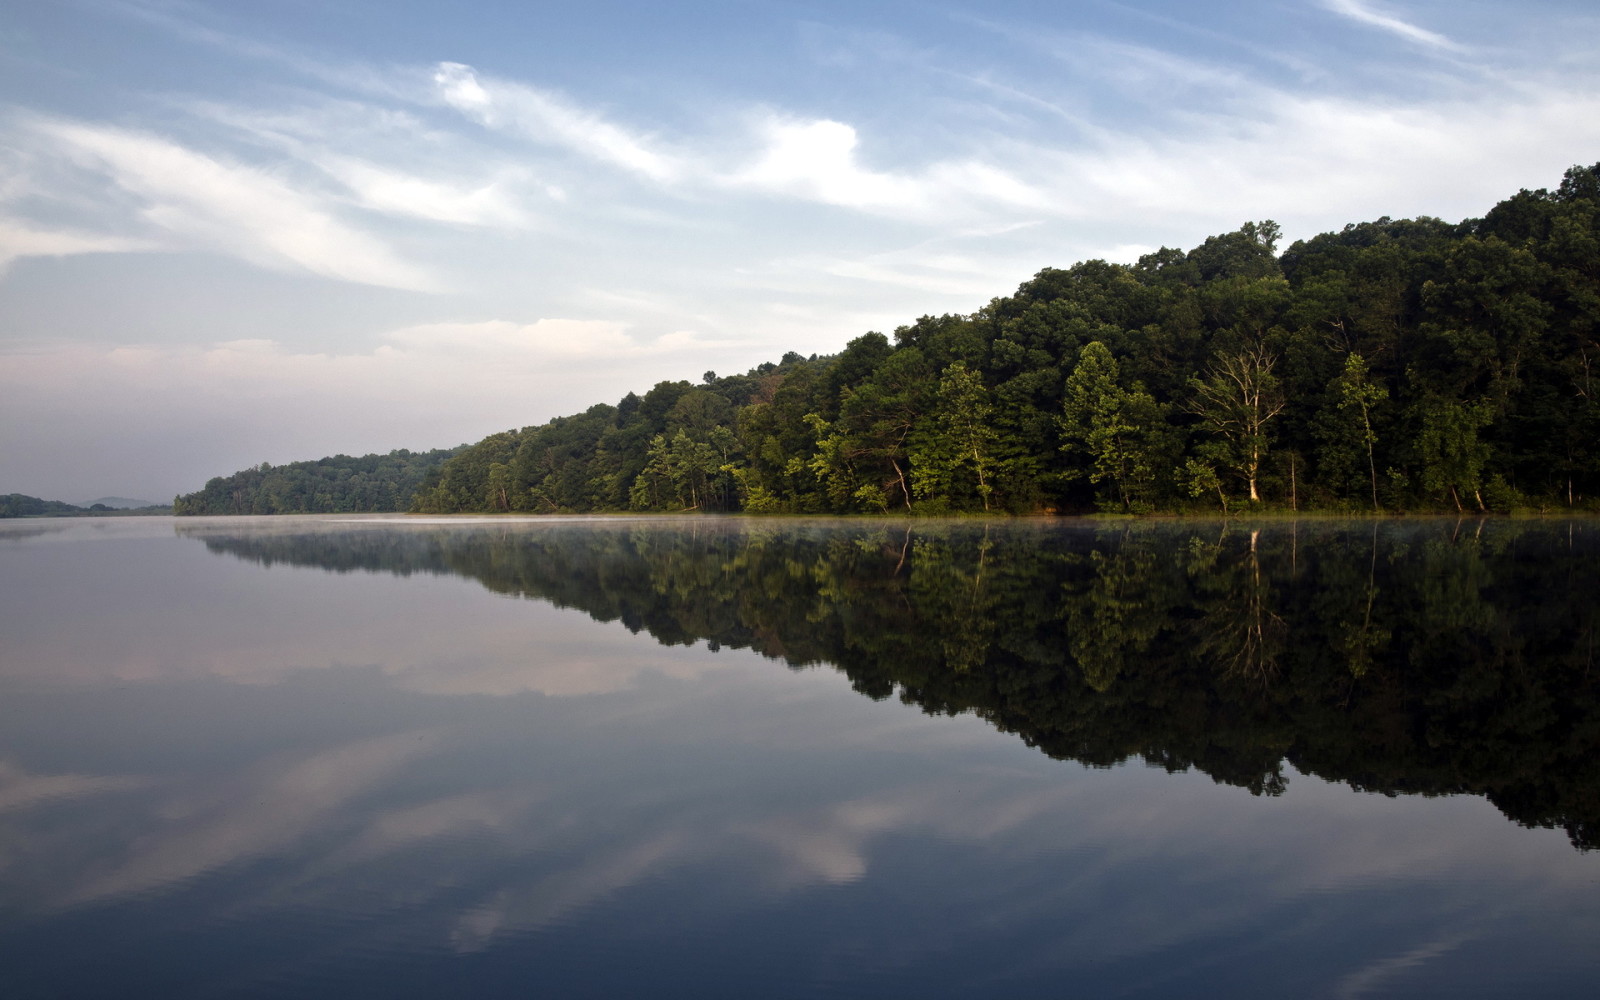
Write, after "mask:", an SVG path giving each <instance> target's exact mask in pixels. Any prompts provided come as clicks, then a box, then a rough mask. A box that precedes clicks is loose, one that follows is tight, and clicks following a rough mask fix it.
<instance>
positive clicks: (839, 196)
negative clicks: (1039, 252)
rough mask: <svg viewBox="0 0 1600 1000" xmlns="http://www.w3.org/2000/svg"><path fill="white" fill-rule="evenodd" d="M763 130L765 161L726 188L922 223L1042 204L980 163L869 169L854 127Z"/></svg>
mask: <svg viewBox="0 0 1600 1000" xmlns="http://www.w3.org/2000/svg"><path fill="white" fill-rule="evenodd" d="M760 131H761V132H762V133H763V134H764V137H765V149H764V150H763V151H762V153H761V155H760V158H759V159H758V160H757V161H756V162H755V163H753V164H751V165H749V166H747V167H745V168H743V169H741V170H737V171H735V172H733V173H730V174H727V175H725V176H724V177H723V178H722V183H723V184H724V185H726V186H728V187H730V188H734V189H740V188H744V189H752V190H756V191H763V192H768V193H772V194H781V195H786V196H789V197H794V198H801V199H805V200H808V201H818V202H822V203H824V204H828V205H838V206H840V207H843V208H851V209H856V210H858V211H863V212H870V213H873V214H879V215H889V216H895V217H900V218H913V219H918V220H920V221H925V222H926V221H932V220H933V219H934V218H940V219H942V220H943V221H946V222H948V221H950V213H952V212H956V213H960V214H962V215H978V216H980V217H981V216H982V215H984V214H985V213H986V211H990V210H992V209H993V208H995V207H997V206H998V207H1002V208H1009V209H1017V208H1022V209H1030V210H1038V209H1040V208H1042V207H1044V204H1045V199H1044V197H1043V195H1042V194H1041V193H1040V192H1039V191H1038V190H1037V189H1035V188H1034V187H1032V186H1030V185H1029V184H1027V183H1024V182H1023V181H1021V180H1019V179H1018V178H1016V177H1015V176H1013V175H1011V174H1010V173H1008V172H1006V171H1004V170H1001V169H999V168H998V167H994V166H991V165H989V164H986V163H983V162H981V161H977V160H968V161H953V162H938V163H934V164H932V165H930V166H928V167H926V168H925V169H924V170H922V171H921V172H920V173H891V172H887V171H878V170H872V169H870V168H868V167H865V166H863V165H862V164H861V162H860V161H859V159H858V157H857V154H856V147H857V145H858V142H859V140H858V137H857V134H856V130H855V128H854V127H852V126H850V125H847V124H845V123H843V122H838V121H832V120H828V119H821V120H811V121H796V120H790V119H785V118H781V117H771V118H768V119H767V120H766V121H765V122H764V123H763V124H762V125H761V126H760Z"/></svg>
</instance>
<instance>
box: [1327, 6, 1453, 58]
mask: <svg viewBox="0 0 1600 1000" xmlns="http://www.w3.org/2000/svg"><path fill="white" fill-rule="evenodd" d="M1322 5H1323V6H1324V7H1326V8H1327V9H1328V10H1331V11H1333V12H1334V13H1335V14H1339V15H1342V16H1344V17H1348V18H1350V19H1351V20H1352V21H1359V22H1361V23H1362V24H1366V25H1369V26H1371V27H1374V28H1379V29H1382V30H1383V31H1387V32H1389V33H1391V34H1394V35H1398V36H1399V37H1401V38H1404V39H1405V40H1406V41H1408V42H1415V43H1417V44H1418V45H1422V46H1425V47H1427V48H1433V49H1443V50H1445V51H1448V52H1463V51H1465V47H1464V46H1462V45H1459V44H1457V43H1456V42H1454V41H1451V40H1450V39H1449V38H1447V37H1446V36H1444V35H1441V34H1439V33H1438V32H1436V31H1429V30H1428V29H1426V28H1419V27H1418V26H1416V25H1414V24H1412V23H1411V22H1409V21H1406V20H1403V19H1402V18H1400V17H1398V16H1396V15H1394V14H1389V13H1385V12H1384V11H1382V10H1380V9H1378V8H1376V7H1374V6H1372V5H1371V4H1368V3H1364V2H1363V0H1323V3H1322Z"/></svg>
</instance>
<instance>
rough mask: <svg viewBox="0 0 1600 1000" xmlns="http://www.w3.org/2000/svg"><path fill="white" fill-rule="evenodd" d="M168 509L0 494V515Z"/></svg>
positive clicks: (164, 509) (100, 513)
mask: <svg viewBox="0 0 1600 1000" xmlns="http://www.w3.org/2000/svg"><path fill="white" fill-rule="evenodd" d="M169 510H170V508H167V507H132V508H119V507H108V506H106V505H105V504H100V503H96V504H90V505H89V506H87V507H79V506H78V505H76V504H70V503H65V502H63V501H60V500H41V499H39V498H38V497H30V496H28V495H27V494H25V493H7V494H5V495H3V496H0V517H84V516H95V517H99V516H111V515H128V514H157V513H167V512H169Z"/></svg>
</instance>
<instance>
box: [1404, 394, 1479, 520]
mask: <svg viewBox="0 0 1600 1000" xmlns="http://www.w3.org/2000/svg"><path fill="white" fill-rule="evenodd" d="M1420 405H1421V407H1422V430H1421V432H1420V433H1419V434H1418V435H1417V450H1418V452H1419V453H1420V455H1421V458H1422V485H1423V488H1424V489H1427V490H1429V491H1431V492H1433V493H1435V494H1443V493H1446V492H1448V493H1449V494H1450V499H1451V500H1452V501H1453V502H1454V503H1455V505H1456V510H1458V511H1459V510H1461V509H1462V507H1461V493H1462V492H1469V493H1471V494H1472V496H1473V499H1474V500H1476V501H1477V503H1478V509H1479V510H1483V509H1485V508H1484V504H1483V497H1482V496H1481V495H1480V493H1479V490H1480V489H1481V488H1482V486H1483V468H1484V465H1485V464H1486V463H1487V462H1488V461H1489V446H1488V445H1487V444H1485V443H1484V442H1483V440H1482V439H1481V438H1480V437H1479V432H1480V431H1481V430H1483V428H1485V427H1487V426H1489V424H1490V423H1491V422H1492V421H1493V420H1494V407H1493V406H1492V405H1490V404H1489V403H1487V402H1483V401H1480V402H1476V403H1462V402H1458V401H1456V400H1453V399H1432V400H1424V401H1423V402H1422V403H1421V404H1420Z"/></svg>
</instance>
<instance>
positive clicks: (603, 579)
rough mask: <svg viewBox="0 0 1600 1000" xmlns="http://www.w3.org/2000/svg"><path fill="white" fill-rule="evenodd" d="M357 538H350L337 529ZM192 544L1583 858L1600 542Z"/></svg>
mask: <svg viewBox="0 0 1600 1000" xmlns="http://www.w3.org/2000/svg"><path fill="white" fill-rule="evenodd" d="M345 528H346V529H348V526H345ZM179 530H180V532H183V533H186V534H191V535H192V536H193V537H197V538H200V539H202V540H203V541H204V542H205V544H206V545H207V547H208V548H210V549H212V550H213V551H216V552H225V553H228V554H230V555H234V556H237V557H240V558H243V559H248V560H251V561H254V562H257V563H260V564H263V565H269V566H270V565H273V564H275V563H289V564H293V565H306V566H319V567H322V568H325V569H330V570H334V571H337V572H348V571H352V570H369V571H378V572H387V573H395V574H400V575H407V574H413V573H440V574H444V573H449V574H457V575H460V576H464V577H469V578H472V579H475V580H477V581H479V582H480V583H482V584H483V585H484V586H485V587H487V588H489V589H490V590H492V591H495V592H497V593H502V594H510V595H520V596H526V597H533V598H539V599H541V600H544V601H548V602H551V603H552V604H554V605H556V606H557V607H564V608H577V609H580V610H582V611H584V612H586V613H587V614H589V615H590V616H592V617H593V618H595V619H597V620H599V621H605V622H613V621H614V622H620V623H621V624H623V625H624V626H626V627H627V628H628V629H630V630H632V631H634V632H640V631H644V632H647V633H649V634H650V635H652V636H654V637H655V638H656V639H657V640H658V641H659V642H661V643H663V644H668V645H674V644H687V643H694V642H698V641H704V642H706V643H708V644H709V645H710V646H711V647H712V648H718V647H748V648H751V649H754V650H757V651H758V652H760V653H762V654H763V655H766V656H769V657H775V658H779V659H782V660H785V661H787V662H788V663H790V664H791V665H795V666H801V665H807V664H818V663H823V664H829V665H832V666H835V667H837V668H838V669H840V670H842V671H844V672H845V673H846V674H847V675H848V676H849V678H850V680H851V683H852V685H853V686H854V687H855V688H856V690H858V691H860V692H862V693H863V694H867V695H869V696H871V697H874V698H884V697H888V696H889V695H891V694H894V693H898V694H899V696H900V697H901V698H902V699H903V700H905V701H907V702H909V703H914V704H917V705H920V706H922V708H923V709H924V710H925V711H927V712H930V713H940V714H952V715H953V714H958V713H973V714H975V715H977V716H979V717H981V718H984V719H986V720H988V721H989V722H990V723H992V724H993V725H994V726H996V727H997V728H1000V729H1002V730H1004V731H1008V732H1014V733H1016V734H1017V735H1018V736H1020V737H1021V738H1022V739H1023V740H1024V741H1025V742H1027V743H1028V744H1029V745H1031V746H1037V747H1038V748H1040V749H1041V750H1043V751H1044V752H1045V753H1047V754H1049V755H1050V756H1053V757H1058V758H1062V759H1072V760H1078V761H1082V762H1084V763H1087V764H1092V765H1096V766H1109V765H1112V764H1115V763H1119V762H1121V761H1125V760H1127V759H1129V758H1130V757H1134V756H1138V757H1142V758H1143V759H1145V760H1146V761H1149V762H1152V763H1156V764H1159V765H1161V766H1163V767H1165V768H1167V769H1169V770H1183V769H1187V768H1197V769H1199V770H1201V771H1203V772H1205V773H1206V774H1209V775H1211V776H1212V777H1213V778H1215V779H1216V780H1218V781H1221V782H1226V783H1228V784H1232V785H1239V786H1242V787H1245V788H1248V789H1249V790H1250V791H1251V792H1254V793H1257V794H1267V795H1277V794H1281V793H1282V792H1283V790H1284V788H1285V786H1286V781H1287V779H1286V777H1285V771H1284V768H1285V765H1290V766H1292V767H1293V768H1294V769H1295V770H1298V771H1301V772H1302V773H1310V774H1316V775H1319V776H1322V777H1324V778H1327V779H1328V780H1333V781H1340V782H1345V783H1348V784H1349V785H1351V786H1352V787H1355V788H1358V789H1361V790H1365V791H1375V792H1382V793H1385V794H1396V793H1422V794H1427V795H1441V794H1455V793H1473V794H1478V795H1484V796H1486V797H1487V798H1488V799H1489V800H1490V801H1492V802H1493V803H1494V804H1495V805H1496V806H1497V807H1499V808H1500V809H1501V810H1502V811H1503V812H1504V813H1505V814H1506V815H1507V816H1509V817H1511V818H1512V819H1514V820H1516V821H1518V822H1520V823H1524V824H1528V825H1534V826H1555V827H1560V828H1562V829H1564V830H1565V831H1566V832H1567V834H1568V836H1569V837H1570V838H1571V840H1572V842H1573V843H1574V844H1575V845H1577V846H1579V847H1583V848H1592V847H1595V846H1600V730H1597V729H1596V728H1595V727H1594V725H1593V720H1594V719H1596V718H1600V701H1597V695H1600V676H1597V675H1596V673H1595V670H1594V668H1595V655H1596V626H1597V623H1600V602H1596V601H1595V599H1594V595H1595V594H1600V532H1597V531H1596V530H1595V529H1594V528H1593V527H1592V526H1590V525H1586V524H1581V523H1552V522H1537V523H1517V522H1505V521H1497V522H1472V523H1465V524H1463V523H1461V522H1454V521H1423V522H1365V521H1354V522H1352V521H1318V522H1309V523H1307V522H1298V523H1268V524H1257V525H1250V524H1244V525H1240V524H1237V523H1205V522H1200V523H1194V522H1180V523H1176V524H1143V523H1141V524H1130V525H1123V526H1117V527H1098V528H1095V527H1082V526H1063V525H1061V524H1038V523H1029V524H1016V523H972V522H967V523H959V522H958V523H929V522H915V523H910V524H882V525H876V524H875V525H870V526H862V525H861V523H860V522H854V523H828V522H739V521H722V522H717V521H693V522H690V523H689V524H688V525H687V526H686V525H684V524H681V523H676V524H675V523H645V524H640V523H637V522H634V523H617V522H609V523H608V522H601V523H598V524H596V523H592V522H591V523H583V524H562V523H541V524H536V525H531V526H530V525H517V524H509V523H508V524H496V525H490V526H483V527H478V528H465V529H464V528H461V527H456V528H452V529H438V530H427V529H413V530H406V531H396V530H392V529H391V528H389V527H387V526H382V525H377V524H369V525H365V526H363V530H358V531H350V530H338V531H336V530H334V529H333V527H332V526H329V527H328V528H327V529H326V532H327V533H324V532H310V533H306V532H295V533H288V534H283V533H246V534H234V533H229V532H224V533H221V534H218V533H217V532H218V529H217V528H215V527H211V526H199V527H196V528H189V527H188V526H187V525H184V526H180V528H179Z"/></svg>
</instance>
